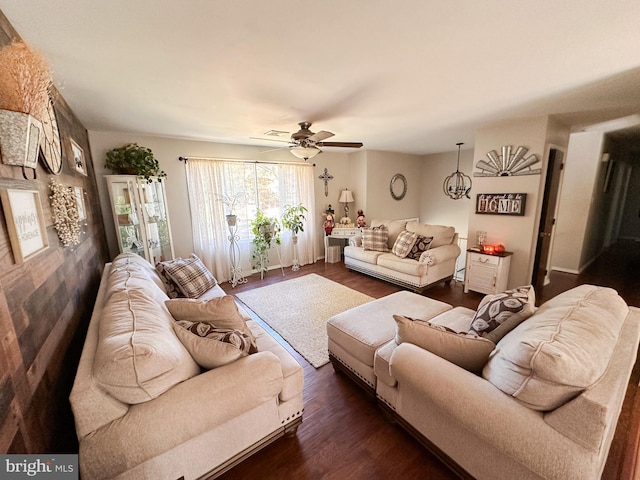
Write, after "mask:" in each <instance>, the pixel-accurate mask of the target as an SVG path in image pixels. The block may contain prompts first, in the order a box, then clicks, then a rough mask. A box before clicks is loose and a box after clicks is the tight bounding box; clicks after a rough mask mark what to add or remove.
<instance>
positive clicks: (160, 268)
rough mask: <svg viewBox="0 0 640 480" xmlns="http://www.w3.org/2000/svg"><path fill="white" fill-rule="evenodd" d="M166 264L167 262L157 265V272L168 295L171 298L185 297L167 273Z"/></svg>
mask: <svg viewBox="0 0 640 480" xmlns="http://www.w3.org/2000/svg"><path fill="white" fill-rule="evenodd" d="M166 263H167V262H159V263H156V272H158V276H159V277H160V279H161V280H162V284H163V285H164V289H165V290H166V291H167V295H168V296H169V298H179V297H184V295H183V294H182V292H181V291H180V289H179V288H178V285H177V284H176V282H174V281H173V280H172V279H171V277H170V276H169V274H168V273H167V272H166V271H165V264H166Z"/></svg>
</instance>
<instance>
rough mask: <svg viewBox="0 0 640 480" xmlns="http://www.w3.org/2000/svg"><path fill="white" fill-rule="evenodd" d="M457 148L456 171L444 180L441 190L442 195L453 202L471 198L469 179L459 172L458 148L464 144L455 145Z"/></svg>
mask: <svg viewBox="0 0 640 480" xmlns="http://www.w3.org/2000/svg"><path fill="white" fill-rule="evenodd" d="M456 145H457V146H458V163H457V166H456V171H455V172H453V173H452V174H451V175H449V176H448V177H447V178H445V179H444V183H443V185H442V189H443V190H444V194H445V195H447V196H448V197H449V198H452V199H453V200H460V199H461V198H463V197H467V198H471V197H470V196H469V192H470V191H471V178H469V176H468V175H465V174H464V173H462V172H461V171H460V147H461V146H462V145H464V143H462V142H460V143H456Z"/></svg>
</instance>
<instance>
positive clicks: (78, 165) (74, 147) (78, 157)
mask: <svg viewBox="0 0 640 480" xmlns="http://www.w3.org/2000/svg"><path fill="white" fill-rule="evenodd" d="M69 142H70V143H71V159H70V162H71V164H72V167H73V171H74V172H78V173H80V174H82V175H84V176H85V177H86V176H87V161H86V160H85V158H84V150H83V149H82V147H81V146H80V145H78V144H77V143H76V142H75V141H74V140H73V138H70V139H69Z"/></svg>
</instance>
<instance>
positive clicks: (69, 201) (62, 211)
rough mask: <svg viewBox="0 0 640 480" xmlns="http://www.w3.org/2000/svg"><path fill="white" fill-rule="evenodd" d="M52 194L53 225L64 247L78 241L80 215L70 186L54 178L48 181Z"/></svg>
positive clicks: (76, 243) (75, 243)
mask: <svg viewBox="0 0 640 480" xmlns="http://www.w3.org/2000/svg"><path fill="white" fill-rule="evenodd" d="M50 186H51V192H52V195H51V196H50V197H49V198H50V199H51V209H52V215H53V226H54V227H55V228H56V231H57V232H58V237H60V241H61V242H62V245H64V246H65V247H69V246H74V245H78V244H79V243H80V233H81V230H80V215H79V214H78V203H77V200H76V197H75V195H74V193H73V189H72V188H71V187H67V186H65V185H61V184H60V183H58V182H56V181H55V179H53V178H52V179H51V181H50Z"/></svg>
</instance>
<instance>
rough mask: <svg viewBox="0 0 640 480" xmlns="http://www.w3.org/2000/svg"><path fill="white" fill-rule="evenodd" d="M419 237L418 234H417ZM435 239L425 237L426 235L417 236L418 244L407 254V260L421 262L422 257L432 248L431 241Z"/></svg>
mask: <svg viewBox="0 0 640 480" xmlns="http://www.w3.org/2000/svg"><path fill="white" fill-rule="evenodd" d="M416 235H417V234H416ZM432 240H433V237H425V236H424V235H417V237H416V242H415V243H414V244H413V247H411V251H410V252H409V253H408V254H407V258H411V259H413V260H420V255H422V253H423V252H426V251H427V250H429V248H431V241H432Z"/></svg>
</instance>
